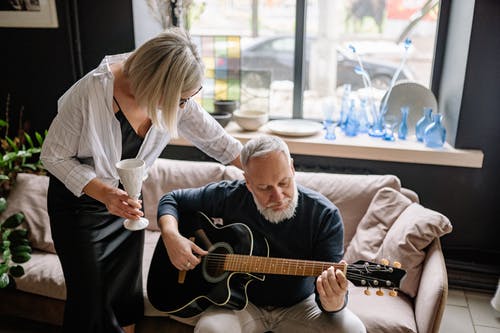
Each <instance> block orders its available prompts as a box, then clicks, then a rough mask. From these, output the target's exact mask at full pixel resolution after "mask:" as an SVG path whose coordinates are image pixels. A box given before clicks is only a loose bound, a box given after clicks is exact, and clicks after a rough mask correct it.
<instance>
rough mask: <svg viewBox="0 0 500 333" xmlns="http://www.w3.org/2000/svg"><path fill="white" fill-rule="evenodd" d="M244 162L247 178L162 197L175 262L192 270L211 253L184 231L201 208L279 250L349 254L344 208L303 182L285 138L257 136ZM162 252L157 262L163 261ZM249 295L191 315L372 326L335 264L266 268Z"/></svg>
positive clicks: (163, 226) (210, 322)
mask: <svg viewBox="0 0 500 333" xmlns="http://www.w3.org/2000/svg"><path fill="white" fill-rule="evenodd" d="M241 164H242V167H243V171H244V177H245V180H244V181H232V182H229V181H223V182H219V183H212V184H209V185H207V186H205V187H202V188H197V189H186V190H178V191H174V192H171V193H168V194H166V195H164V196H163V197H162V198H161V200H160V204H159V208H158V216H159V220H158V223H159V226H160V230H161V235H162V240H160V242H161V241H163V244H164V245H165V247H166V249H167V253H168V257H169V258H170V261H171V263H172V265H173V266H175V267H176V268H177V269H178V270H179V271H187V274H188V276H189V274H194V272H193V273H190V270H193V269H195V267H196V266H197V265H198V264H200V262H201V260H202V259H203V257H204V256H206V255H207V254H208V252H207V251H205V250H204V249H202V248H201V247H199V246H198V245H196V244H195V243H194V242H192V241H191V240H190V239H188V238H186V237H184V236H183V235H181V233H180V232H179V227H181V229H182V230H184V227H186V226H185V225H184V224H185V223H186V224H189V223H190V222H189V221H188V219H183V218H182V217H180V216H182V215H183V214H185V213H186V212H196V211H201V212H203V213H205V214H206V215H207V216H210V217H213V218H219V219H222V220H223V224H224V225H231V223H234V222H238V223H243V224H245V225H247V226H248V227H249V229H250V230H252V232H255V233H256V234H259V235H263V236H264V237H265V239H267V242H268V244H269V256H270V257H273V258H291V259H303V260H313V261H325V262H338V261H339V260H340V259H341V258H342V254H343V225H342V219H341V216H340V213H339V211H338V209H337V207H335V205H334V204H332V203H331V202H330V201H329V200H328V199H326V198H325V197H324V196H322V195H321V194H319V193H317V192H314V191H312V190H309V189H307V188H304V187H302V186H300V185H296V183H295V179H294V176H295V170H294V167H293V164H292V159H291V157H290V152H289V150H288V147H287V146H286V144H285V142H283V140H281V139H280V138H278V137H274V136H262V137H259V138H256V139H253V140H250V141H249V142H248V143H247V144H246V145H245V146H244V148H243V150H242V151H241ZM193 227H194V226H193ZM160 245H161V244H160ZM160 245H158V246H160ZM155 258H156V257H155ZM155 260H156V261H158V259H153V263H152V267H155V266H158V263H155ZM159 260H161V259H159ZM163 266H164V263H163ZM152 274H156V273H153V272H152V271H151V270H150V277H149V278H150V280H151V275H152ZM165 288H167V287H165ZM171 288H175V286H172V287H171ZM148 292H149V294H150V298H152V296H154V289H153V291H152V290H151V288H149V287H148ZM167 295H168V293H166V294H165V297H167ZM247 295H248V301H249V302H248V304H247V305H246V307H244V309H242V310H232V309H228V308H225V307H221V306H215V305H213V306H210V307H208V308H207V309H206V310H205V311H203V312H202V313H201V314H200V315H198V316H196V317H195V318H191V321H190V323H192V324H195V325H196V327H195V332H231V333H234V332H266V331H273V332H349V333H353V332H365V328H364V326H363V324H362V322H361V321H360V320H359V318H357V317H356V316H355V315H354V314H353V313H352V312H350V311H349V310H348V309H346V308H345V306H346V303H347V279H346V277H345V275H344V273H343V272H342V271H341V270H339V269H334V267H329V268H327V269H326V270H324V271H323V272H322V273H321V274H320V275H319V276H316V277H303V276H287V275H271V274H267V275H266V276H265V279H263V281H253V282H251V283H249V284H248V287H247ZM162 297H163V296H162ZM181 321H184V322H186V320H181ZM188 322H189V321H188Z"/></svg>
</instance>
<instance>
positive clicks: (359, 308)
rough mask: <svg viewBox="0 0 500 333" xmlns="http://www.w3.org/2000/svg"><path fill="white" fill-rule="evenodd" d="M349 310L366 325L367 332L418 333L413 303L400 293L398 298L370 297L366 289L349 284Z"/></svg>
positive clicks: (373, 294) (387, 296) (373, 295)
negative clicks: (365, 291) (366, 293)
mask: <svg viewBox="0 0 500 333" xmlns="http://www.w3.org/2000/svg"><path fill="white" fill-rule="evenodd" d="M347 308H349V310H351V311H352V312H354V314H356V315H357V316H358V317H359V319H361V321H362V322H363V324H365V326H366V331H367V332H377V333H416V332H417V324H416V322H415V315H414V313H413V301H412V300H411V298H410V297H408V296H406V295H404V294H403V293H399V294H398V296H397V297H390V296H389V295H388V294H387V293H385V295H384V296H376V295H375V292H372V294H371V295H370V296H367V295H365V294H364V288H362V287H354V286H353V285H352V284H350V283H349V301H348V303H347Z"/></svg>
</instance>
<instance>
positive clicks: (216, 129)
mask: <svg viewBox="0 0 500 333" xmlns="http://www.w3.org/2000/svg"><path fill="white" fill-rule="evenodd" d="M203 72H204V67H203V64H202V61H201V59H200V56H199V54H198V53H197V50H196V47H195V45H194V44H193V43H192V42H191V40H190V37H189V36H188V34H187V33H186V32H184V31H183V30H181V29H178V28H173V29H170V30H168V31H166V32H164V33H161V34H160V35H158V36H157V37H155V38H153V39H151V40H149V41H148V42H146V43H145V44H144V45H142V46H140V47H139V48H138V49H136V50H135V51H133V52H131V53H129V54H120V55H112V56H106V57H105V58H104V59H103V61H102V62H101V64H100V65H99V66H98V67H97V68H96V69H94V70H92V71H91V72H90V73H88V74H87V75H85V76H84V77H83V78H82V79H80V80H79V81H78V82H76V83H75V84H74V85H73V86H72V87H71V88H70V89H69V90H68V91H67V92H66V93H65V94H64V95H63V96H62V97H61V98H60V99H59V101H58V114H57V116H56V117H55V119H54V120H53V122H52V124H51V126H50V128H49V131H48V135H47V137H46V139H45V142H44V144H43V148H42V155H41V159H42V161H43V164H44V166H45V167H46V169H47V170H48V171H49V174H50V185H49V193H48V199H47V205H48V211H49V215H50V220H51V229H52V237H53V240H54V245H55V248H56V251H57V254H58V256H59V258H60V261H61V264H62V267H63V271H64V277H65V281H66V289H67V300H66V307H65V313H64V323H63V331H64V332H71V333H75V332H92V333H98V332H106V333H108V332H123V331H125V332H134V328H135V324H136V323H137V322H138V320H139V319H140V318H141V317H142V315H143V296H142V280H141V279H142V273H141V269H142V268H141V262H142V251H143V243H144V232H143V231H129V230H127V229H125V228H124V227H123V225H122V222H123V220H124V219H137V218H139V217H140V216H142V215H143V212H142V206H141V201H140V200H134V199H132V198H131V197H129V196H128V195H127V193H126V192H125V191H124V190H123V189H121V188H120V187H119V177H118V174H117V172H116V169H115V164H116V162H118V161H120V160H121V159H126V158H135V157H137V158H140V159H143V160H144V161H145V162H146V165H147V166H148V167H149V166H151V165H152V163H153V162H154V161H155V159H156V158H157V157H158V156H159V155H160V153H161V152H162V151H163V149H164V148H165V146H166V145H167V144H168V142H169V141H170V139H171V138H174V137H176V136H177V135H178V134H180V135H182V136H183V137H184V138H186V139H188V140H190V141H191V142H192V143H193V144H194V145H195V146H196V147H198V148H199V149H201V150H202V151H204V152H205V153H207V154H208V155H209V156H211V157H213V158H215V159H217V160H219V161H220V162H221V163H224V164H226V163H232V164H234V165H236V166H240V163H239V153H240V150H241V144H240V143H239V142H238V141H236V140H235V139H233V138H232V137H231V136H229V135H227V134H226V132H225V131H224V130H223V129H222V127H220V126H219V125H218V123H217V122H216V121H215V120H214V119H213V118H212V117H211V116H210V115H209V114H208V113H207V112H206V111H205V110H204V109H203V108H202V107H201V106H200V105H198V104H197V103H196V102H195V101H194V100H193V98H192V97H193V96H194V95H196V94H197V93H198V92H199V91H200V90H201V89H202V86H201V85H202V81H203Z"/></svg>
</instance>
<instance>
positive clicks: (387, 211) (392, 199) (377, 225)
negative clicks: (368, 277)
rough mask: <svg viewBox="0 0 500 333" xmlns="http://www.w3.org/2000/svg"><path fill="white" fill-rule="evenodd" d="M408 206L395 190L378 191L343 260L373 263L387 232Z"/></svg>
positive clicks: (405, 198)
mask: <svg viewBox="0 0 500 333" xmlns="http://www.w3.org/2000/svg"><path fill="white" fill-rule="evenodd" d="M410 204H411V201H410V199H408V198H407V197H406V196H404V195H402V194H401V193H399V192H398V191H397V190H394V189H392V188H389V187H384V188H382V189H380V190H379V191H378V192H377V193H376V194H375V195H374V196H373V199H372V201H371V203H370V205H369V206H368V209H367V211H366V213H365V215H364V216H363V218H362V219H361V221H360V222H359V225H358V228H357V229H356V233H355V234H354V236H353V238H352V240H351V242H350V243H349V246H348V247H347V249H346V251H345V254H344V260H345V261H347V262H348V263H353V262H356V261H357V260H361V259H362V260H370V261H374V260H375V259H376V258H375V254H376V253H377V251H378V249H379V248H380V246H381V245H382V242H383V240H384V238H385V235H386V234H387V231H388V230H389V229H390V228H391V226H392V225H393V224H394V221H396V219H397V218H398V216H399V215H401V213H402V212H403V211H404V210H405V209H406V207H408V206H409V205H410Z"/></svg>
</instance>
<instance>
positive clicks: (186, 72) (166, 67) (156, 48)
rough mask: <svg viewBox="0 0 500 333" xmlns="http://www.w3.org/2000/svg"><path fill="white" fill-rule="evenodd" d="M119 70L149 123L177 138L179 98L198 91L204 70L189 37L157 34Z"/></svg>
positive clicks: (183, 33) (180, 32) (176, 30)
mask: <svg viewBox="0 0 500 333" xmlns="http://www.w3.org/2000/svg"><path fill="white" fill-rule="evenodd" d="M123 70H124V73H125V75H126V76H127V77H128V79H129V81H130V88H131V89H132V93H133V94H134V97H135V100H136V102H137V103H138V104H139V105H140V106H144V107H146V108H147V111H148V115H149V118H151V121H152V123H153V124H154V125H156V126H160V127H163V128H166V129H168V131H169V132H170V135H171V136H172V137H174V138H175V137H177V111H178V110H179V100H180V98H181V95H182V93H185V92H188V91H193V90H196V89H198V88H199V87H200V86H201V83H202V81H203V75H204V71H205V68H204V65H203V62H202V60H201V58H200V55H199V54H198V51H197V49H196V45H195V44H194V43H193V42H192V41H191V38H190V36H189V34H188V33H187V32H186V31H184V30H183V29H181V28H170V29H168V30H166V31H165V32H162V33H160V34H159V35H158V36H156V37H154V38H153V39H151V40H149V41H147V42H146V43H144V44H143V45H142V46H140V47H139V48H137V49H136V50H135V51H134V52H132V54H131V55H130V56H129V57H128V58H127V60H126V61H125V64H124V68H123ZM158 108H159V109H161V117H159V115H158V111H157V110H158Z"/></svg>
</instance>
